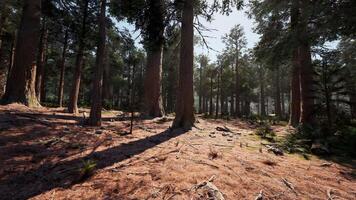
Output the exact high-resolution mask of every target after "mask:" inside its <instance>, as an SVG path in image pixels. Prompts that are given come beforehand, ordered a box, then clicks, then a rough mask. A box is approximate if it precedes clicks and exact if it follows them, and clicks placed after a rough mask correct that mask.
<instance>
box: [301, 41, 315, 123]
mask: <svg viewBox="0 0 356 200" xmlns="http://www.w3.org/2000/svg"><path fill="white" fill-rule="evenodd" d="M300 59H301V60H300V64H301V68H300V92H301V109H300V122H301V123H303V124H313V122H314V120H313V109H314V99H313V91H312V87H313V68H312V63H311V53H310V46H309V45H308V44H303V45H301V48H300Z"/></svg>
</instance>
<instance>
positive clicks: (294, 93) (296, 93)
mask: <svg viewBox="0 0 356 200" xmlns="http://www.w3.org/2000/svg"><path fill="white" fill-rule="evenodd" d="M298 4H299V3H298V0H294V1H293V7H292V10H291V29H292V32H293V34H294V35H296V34H297V31H296V29H297V25H298V18H299V5H298ZM294 41H295V43H297V40H296V39H295V40H294ZM292 48H293V50H292V79H291V95H290V119H289V124H290V125H291V126H297V125H298V124H299V118H300V64H299V47H298V44H294V45H293V47H292Z"/></svg>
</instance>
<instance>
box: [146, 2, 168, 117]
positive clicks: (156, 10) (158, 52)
mask: <svg viewBox="0 0 356 200" xmlns="http://www.w3.org/2000/svg"><path fill="white" fill-rule="evenodd" d="M164 7H165V6H164V1H163V0H153V1H149V11H150V13H151V14H150V16H149V19H148V25H147V32H148V38H147V41H146V47H147V52H148V55H147V67H146V74H145V81H144V114H145V115H147V116H149V117H161V116H163V115H164V109H163V102H162V85H161V82H162V56H163V43H164V36H163V34H164Z"/></svg>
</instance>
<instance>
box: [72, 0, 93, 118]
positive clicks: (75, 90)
mask: <svg viewBox="0 0 356 200" xmlns="http://www.w3.org/2000/svg"><path fill="white" fill-rule="evenodd" d="M88 4H89V1H88V0H84V7H83V13H82V14H83V21H82V28H81V34H80V36H79V41H78V52H77V57H76V61H75V72H74V76H73V84H72V90H71V93H70V98H69V102H68V112H70V113H75V114H77V113H78V96H79V89H80V79H81V75H82V67H83V62H84V61H83V59H84V48H85V35H86V34H87V33H86V23H87V16H88Z"/></svg>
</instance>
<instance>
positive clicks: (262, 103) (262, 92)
mask: <svg viewBox="0 0 356 200" xmlns="http://www.w3.org/2000/svg"><path fill="white" fill-rule="evenodd" d="M260 68H262V67H260ZM259 76H260V113H261V116H266V105H265V80H264V78H263V76H264V74H263V71H262V69H259Z"/></svg>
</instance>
